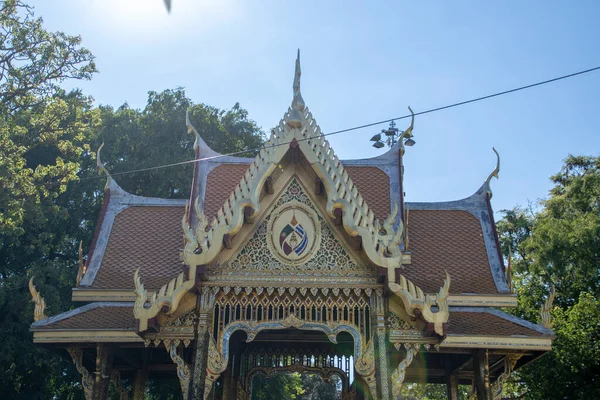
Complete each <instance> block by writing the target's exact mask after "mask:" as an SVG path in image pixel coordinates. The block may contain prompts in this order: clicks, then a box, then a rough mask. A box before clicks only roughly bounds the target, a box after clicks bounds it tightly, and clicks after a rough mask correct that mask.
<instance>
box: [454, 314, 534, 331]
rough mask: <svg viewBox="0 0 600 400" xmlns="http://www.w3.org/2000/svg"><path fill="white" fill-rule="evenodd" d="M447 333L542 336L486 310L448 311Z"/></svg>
mask: <svg viewBox="0 0 600 400" xmlns="http://www.w3.org/2000/svg"><path fill="white" fill-rule="evenodd" d="M446 329H447V330H446V333H448V334H449V335H466V334H469V335H485V336H512V335H524V336H543V335H544V334H543V333H541V332H539V331H537V330H534V329H529V328H527V327H526V326H523V325H520V324H518V323H516V322H512V321H509V320H508V319H506V318H502V317H501V316H498V315H494V314H491V313H488V312H462V311H452V310H451V311H450V319H449V320H448V325H447V328H446Z"/></svg>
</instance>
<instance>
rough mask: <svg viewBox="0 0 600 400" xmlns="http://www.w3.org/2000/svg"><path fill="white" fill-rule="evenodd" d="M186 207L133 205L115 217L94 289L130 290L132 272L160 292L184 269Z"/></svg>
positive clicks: (150, 287) (149, 286)
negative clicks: (182, 225) (181, 258)
mask: <svg viewBox="0 0 600 400" xmlns="http://www.w3.org/2000/svg"><path fill="white" fill-rule="evenodd" d="M183 214H184V208H183V207H177V206H164V207H163V206H133V207H129V208H127V209H125V210H123V211H121V212H120V213H119V214H117V216H116V217H115V221H114V223H113V226H112V230H111V232H110V237H109V240H108V244H107V246H106V251H105V253H104V257H103V259H102V264H101V267H100V269H99V271H98V274H97V275H96V279H95V280H94V282H93V284H92V285H91V288H92V289H131V288H133V273H134V272H135V270H136V269H137V268H140V275H141V276H142V279H143V281H144V284H145V285H146V288H148V289H158V288H160V287H161V286H162V285H164V284H165V283H167V282H169V280H171V279H172V278H173V277H174V276H177V274H178V273H180V272H181V271H182V270H183V264H182V262H181V260H180V258H179V252H180V251H181V249H182V247H183V233H182V229H181V218H182V216H183Z"/></svg>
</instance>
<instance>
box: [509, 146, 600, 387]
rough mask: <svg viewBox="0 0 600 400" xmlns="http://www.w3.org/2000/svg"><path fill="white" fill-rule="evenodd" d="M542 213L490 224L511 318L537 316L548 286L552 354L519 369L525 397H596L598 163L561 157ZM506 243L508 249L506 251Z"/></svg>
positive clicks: (599, 360)
mask: <svg viewBox="0 0 600 400" xmlns="http://www.w3.org/2000/svg"><path fill="white" fill-rule="evenodd" d="M551 179H552V182H553V183H554V187H553V188H552V189H551V190H550V195H549V197H548V199H546V200H544V201H542V203H541V206H542V209H541V210H540V211H539V212H537V213H534V212H532V211H525V210H523V209H519V208H515V209H513V210H509V211H504V218H503V219H502V220H501V221H499V222H498V230H499V233H500V239H501V244H502V248H503V251H504V253H505V254H506V255H507V256H508V255H509V249H510V256H511V257H512V260H513V263H512V264H513V267H514V273H515V274H514V277H515V287H516V290H517V292H518V294H519V307H518V308H517V309H516V310H515V313H516V314H517V315H518V316H521V317H524V318H527V319H529V320H536V318H539V309H540V307H541V305H542V304H543V302H544V300H545V298H546V296H547V294H548V292H549V290H550V286H553V287H555V288H556V300H555V307H554V309H553V311H552V315H553V318H554V321H553V325H552V328H553V329H554V332H555V334H556V339H555V341H554V343H553V349H552V352H550V353H549V354H547V355H545V356H544V357H543V358H542V359H540V360H538V361H536V362H535V363H534V364H532V365H530V366H527V367H525V368H523V369H522V370H520V371H519V379H520V380H522V381H523V383H524V388H523V389H524V391H525V392H526V393H525V397H526V398H529V399H587V398H599V397H600V353H599V351H598V349H599V347H598V334H599V333H598V332H600V325H599V322H598V321H600V314H599V310H600V298H599V296H600V268H599V267H598V266H599V265H600V263H599V262H600V157H583V156H569V157H568V158H567V159H566V160H565V163H564V165H563V167H562V169H561V171H560V172H559V173H558V174H556V175H554V176H552V177H551ZM509 245H510V246H509Z"/></svg>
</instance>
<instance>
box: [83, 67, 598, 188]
mask: <svg viewBox="0 0 600 400" xmlns="http://www.w3.org/2000/svg"><path fill="white" fill-rule="evenodd" d="M597 70H600V66H597V67H594V68H590V69H586V70H583V71H578V72H574V73H572V74H568V75H562V76H559V77H556V78H552V79H547V80H545V81H541V82H536V83H532V84H530V85H525V86H520V87H517V88H514V89H510V90H505V91H502V92H497V93H493V94H489V95H487V96H482V97H477V98H474V99H470V100H465V101H461V102H458V103H453V104H449V105H446V106H442V107H437V108H432V109H429V110H425V111H419V112H416V113H414V115H415V116H417V115H424V114H430V113H433V112H437V111H442V110H447V109H449V108H454V107H459V106H464V105H466V104H470V103H476V102H478V101H482V100H487V99H491V98H493V97H498V96H503V95H506V94H509V93H514V92H519V91H521V90H526V89H531V88H534V87H536V86H542V85H546V84H548V83H552V82H557V81H561V80H564V79H568V78H573V77H575V76H578V75H583V74H587V73H590V72H593V71H597ZM410 117H412V114H407V115H403V116H401V117H396V118H389V119H385V120H382V121H377V122H371V123H368V124H364V125H358V126H354V127H352V128H346V129H341V130H338V131H333V132H329V133H324V134H322V136H332V135H338V134H340V133H345V132H350V131H355V130H358V129H363V128H369V127H371V126H375V125H381V124H385V123H388V122H391V121H397V120H400V119H405V118H410ZM314 138H316V136H310V137H306V138H303V139H301V140H310V139H314ZM289 144H290V142H285V143H279V144H276V145H270V146H264V145H263V146H261V147H258V148H255V149H246V150H240V151H234V152H232V153H227V154H219V155H216V156H211V157H204V158H198V159H193V160H186V161H180V162H176V163H171V164H163V165H156V166H153V167H147V168H140V169H134V170H130V171H122V172H115V173H111V174H110V175H111V176H119V175H125V174H135V173H138V172H146V171H153V170H156V169H162V168H170V167H176V166H178V165H185V164H191V163H195V162H200V161H208V160H214V159H217V158H222V157H230V156H237V155H240V154H243V153H247V152H249V151H259V150H260V149H267V148H271V147H276V146H285V145H289ZM100 178H102V177H101V176H91V177H87V178H81V179H80V180H81V181H83V180H89V179H100Z"/></svg>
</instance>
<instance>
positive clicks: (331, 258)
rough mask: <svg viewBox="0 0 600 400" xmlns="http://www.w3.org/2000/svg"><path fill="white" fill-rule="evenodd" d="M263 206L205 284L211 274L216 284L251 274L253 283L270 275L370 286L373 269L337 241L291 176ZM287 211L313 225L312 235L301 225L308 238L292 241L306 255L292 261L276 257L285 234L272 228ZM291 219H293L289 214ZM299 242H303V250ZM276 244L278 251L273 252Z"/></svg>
mask: <svg viewBox="0 0 600 400" xmlns="http://www.w3.org/2000/svg"><path fill="white" fill-rule="evenodd" d="M267 207H268V210H266V213H265V215H264V217H263V218H262V220H260V221H257V222H255V226H254V229H253V232H252V233H251V234H250V235H248V236H247V237H246V240H245V241H244V243H241V244H240V245H239V247H238V248H237V250H236V251H234V252H232V253H233V254H232V255H231V257H229V258H228V259H227V260H224V261H220V262H219V263H218V265H215V266H212V267H210V268H209V277H208V280H209V281H210V280H211V275H213V276H217V277H215V279H218V280H220V281H224V280H226V277H227V276H231V277H232V279H234V280H236V281H237V280H239V279H240V278H239V276H240V275H241V274H243V275H248V274H251V275H252V276H253V280H254V281H260V279H261V277H262V278H263V279H271V278H272V277H273V276H286V277H287V278H288V279H287V281H288V282H290V283H292V284H293V283H294V277H295V278H299V279H302V280H303V281H304V282H306V278H309V277H310V278H311V281H313V282H322V283H324V282H329V283H332V282H340V281H345V280H348V281H351V282H353V283H357V282H359V281H361V282H365V283H371V284H373V283H376V282H375V280H376V275H375V274H376V270H375V269H374V268H373V267H372V266H369V265H365V262H364V261H362V260H361V259H360V258H359V257H357V256H356V255H354V254H353V251H352V250H351V249H349V248H348V246H347V245H346V244H345V243H343V241H342V239H341V238H340V237H339V235H338V233H337V232H336V228H335V227H333V226H332V225H331V224H330V222H329V220H328V218H325V217H324V216H323V215H322V211H321V210H320V208H319V207H318V206H317V205H316V204H315V202H314V201H313V200H312V199H311V196H310V195H309V194H308V191H307V190H306V189H305V188H304V187H303V185H302V184H301V182H300V180H299V179H298V178H297V177H296V176H294V177H292V178H291V179H290V180H289V181H288V182H287V184H286V185H285V187H284V189H283V191H282V192H281V194H280V195H279V196H278V198H276V199H275V200H274V201H273V202H272V204H271V205H270V206H267ZM290 207H291V208H293V209H294V211H296V210H297V211H298V214H299V213H300V212H302V213H307V214H309V215H310V216H311V217H312V218H314V219H315V221H314V223H313V224H315V225H316V231H312V230H311V231H310V232H309V229H306V227H302V228H303V229H306V232H304V231H303V233H306V235H313V236H314V238H312V237H311V238H308V237H307V236H302V237H300V238H299V239H298V244H297V248H298V249H300V250H301V251H302V253H301V254H300V255H303V252H310V254H308V255H307V256H306V257H305V258H303V259H301V260H300V262H298V263H294V262H293V261H290V260H289V259H285V254H283V255H282V254H280V252H281V251H282V248H283V247H284V246H285V245H286V242H285V240H278V239H280V238H281V237H282V233H283V234H284V235H285V233H286V232H285V231H284V232H279V231H276V230H275V229H274V228H275V226H276V222H277V218H282V217H283V216H285V215H288V214H289V212H288V213H287V214H285V213H286V210H288V209H290ZM292 215H293V216H292V218H294V217H295V215H294V213H293V214H292ZM284 222H285V221H284ZM309 223H310V222H309ZM311 225H312V224H311ZM288 226H289V225H288ZM300 226H301V225H300ZM286 227H287V226H284V227H283V228H286ZM280 230H281V231H283V229H280ZM299 236H300V235H299ZM285 238H287V237H285ZM285 238H284V239H285ZM302 239H304V241H305V242H306V245H305V246H304V247H303V246H302V243H303V242H302ZM309 239H310V240H309ZM277 246H280V248H279V249H277V248H276V247H277ZM288 249H291V248H288ZM291 250H293V249H291Z"/></svg>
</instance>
